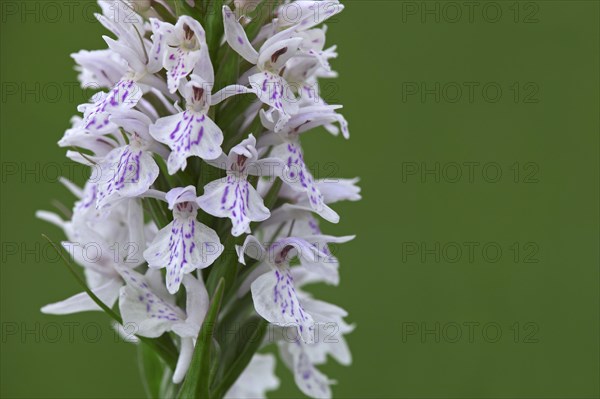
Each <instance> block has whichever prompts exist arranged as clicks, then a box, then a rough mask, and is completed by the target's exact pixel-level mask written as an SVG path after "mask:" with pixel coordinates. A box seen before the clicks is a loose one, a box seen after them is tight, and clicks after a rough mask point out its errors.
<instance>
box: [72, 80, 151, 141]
mask: <svg viewBox="0 0 600 399" xmlns="http://www.w3.org/2000/svg"><path fill="white" fill-rule="evenodd" d="M142 94H143V93H142V89H141V88H140V87H139V86H138V85H137V84H136V83H135V82H134V81H133V80H132V79H121V80H119V82H117V84H116V85H115V86H114V87H113V88H112V89H111V90H110V91H109V92H108V93H98V94H97V95H96V96H94V97H95V100H96V101H95V102H94V104H84V105H83V106H80V111H83V112H84V117H83V127H84V128H85V129H86V130H88V131H89V132H91V133H95V134H107V133H111V132H113V131H114V130H115V129H116V128H117V126H116V125H115V124H114V123H112V122H111V121H110V120H109V117H110V115H111V111H114V110H119V109H121V110H122V109H130V108H133V107H135V106H136V105H137V103H138V102H139V101H140V99H141V98H142Z"/></svg>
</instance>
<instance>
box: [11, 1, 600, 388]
mask: <svg viewBox="0 0 600 399" xmlns="http://www.w3.org/2000/svg"><path fill="white" fill-rule="evenodd" d="M7 3H9V2H6V1H5V2H3V5H2V7H3V14H2V22H3V23H2V28H1V29H2V32H1V35H0V40H1V42H0V49H1V52H2V60H1V72H2V73H1V80H2V97H3V98H2V103H1V105H2V113H1V117H0V124H1V140H2V142H1V155H2V207H1V208H2V213H1V215H2V217H1V228H2V237H1V241H2V245H3V247H2V266H1V269H0V270H1V299H2V304H1V311H2V353H1V395H2V397H61V398H66V397H77V398H82V397H103V398H104V397H141V396H142V395H143V390H142V385H141V383H140V380H139V377H138V371H137V367H136V359H135V349H134V347H133V346H132V345H129V344H125V343H115V337H114V334H113V332H112V331H111V328H110V326H109V325H108V319H107V318H106V317H105V316H104V315H101V314H100V313H97V314H96V313H92V314H90V313H88V314H79V315H73V316H62V317H59V316H47V315H42V314H41V313H40V312H39V308H40V307H41V306H42V305H44V304H46V303H49V302H53V301H56V300H59V299H62V298H65V297H66V296H68V295H70V294H73V293H75V292H78V287H77V285H76V283H75V282H74V281H73V279H72V278H71V277H70V276H69V275H68V273H67V272H66V270H65V269H64V268H63V267H62V266H61V265H60V264H59V263H57V262H55V261H53V254H52V253H51V251H49V250H47V251H46V247H45V246H44V243H43V241H42V239H41V237H40V234H41V233H43V232H46V233H48V234H50V236H51V237H54V238H56V239H61V238H62V235H61V232H60V231H59V230H58V229H56V228H54V227H52V226H49V225H48V224H46V223H43V222H41V221H38V220H36V219H35V218H34V212H35V210H37V209H52V208H51V201H52V200H54V199H57V200H60V201H63V202H65V203H66V204H68V205H69V207H70V204H71V203H72V201H73V198H72V197H71V196H70V195H69V194H68V193H67V192H66V190H65V189H64V188H63V187H62V186H61V185H60V184H58V183H56V181H55V180H56V179H55V176H56V173H57V167H58V169H60V170H61V171H62V172H63V173H64V174H66V175H68V176H71V177H73V174H74V172H71V171H70V170H69V169H68V167H67V166H68V164H67V163H66V162H65V158H64V152H65V151H64V150H63V149H60V148H58V147H57V146H56V142H57V141H58V139H59V138H60V137H61V135H62V133H63V131H64V130H65V129H66V128H67V127H68V126H69V118H70V116H71V115H73V114H74V113H75V107H76V105H77V104H78V103H80V102H83V100H84V99H85V97H84V96H83V95H82V94H81V92H80V91H79V90H75V91H74V95H73V96H70V95H69V90H70V87H71V85H72V84H73V82H75V79H76V73H75V72H74V70H73V62H72V60H71V59H70V57H69V54H70V53H72V52H75V51H78V50H79V49H82V48H84V49H94V48H104V43H103V41H102V39H101V34H105V31H103V29H101V26H100V25H99V24H98V23H95V22H94V23H92V22H91V21H90V20H89V19H90V15H91V10H92V8H89V7H87V6H86V4H87V3H76V6H75V8H74V13H73V17H74V18H73V19H72V20H71V19H70V17H69V15H68V13H67V11H68V10H67V9H66V8H65V7H61V10H62V13H63V14H62V17H60V18H59V21H60V22H59V23H53V22H52V21H51V20H54V19H55V14H54V13H53V12H52V10H50V9H46V11H45V12H46V14H44V10H43V6H44V4H47V3H54V4H61V3H62V2H33V1H28V2H24V3H19V2H10V3H11V4H12V6H16V7H17V9H18V11H19V12H21V11H22V9H23V7H25V4H27V7H30V9H35V7H36V4H37V7H38V9H39V10H40V11H39V12H38V13H37V14H35V13H34V14H33V15H32V14H25V16H22V15H21V14H17V15H13V14H9V13H8V12H7V8H6V7H5V6H6V5H7ZM344 3H345V4H346V6H347V7H346V10H345V11H344V12H343V13H342V14H341V16H340V17H339V18H335V19H334V20H333V21H331V23H329V32H328V41H329V43H330V44H334V43H335V44H338V46H339V47H338V48H339V53H340V58H339V59H338V60H336V61H335V62H334V67H335V68H336V69H337V70H338V71H339V72H340V78H339V79H338V80H337V81H336V84H337V86H328V88H327V91H328V93H327V97H328V98H329V99H330V100H332V101H333V100H337V101H339V102H341V103H342V104H344V106H345V109H344V115H345V116H346V117H347V119H348V120H349V122H350V128H351V134H352V138H351V140H350V141H348V142H345V141H343V139H341V138H334V137H330V136H328V135H326V134H324V133H323V132H319V133H314V134H309V135H307V136H306V137H304V139H303V143H304V145H305V149H306V157H307V159H308V161H309V163H311V164H314V165H315V168H316V169H318V173H316V174H317V175H319V174H320V175H321V176H327V175H328V174H329V172H331V171H332V170H335V172H336V174H337V175H338V176H343V177H354V176H360V177H361V179H362V180H361V186H362V188H363V196H364V199H363V201H361V202H358V203H343V204H339V205H336V206H335V209H336V210H337V211H338V212H339V213H340V215H341V216H342V220H341V222H340V224H339V225H336V226H326V227H325V229H324V230H325V231H326V232H329V233H335V234H349V233H356V234H357V235H358V238H357V239H356V240H355V241H353V242H351V243H349V244H346V245H344V246H342V247H340V248H339V250H338V256H339V258H340V259H341V263H342V283H341V285H340V286H339V287H338V288H335V289H329V288H327V289H318V292H319V294H320V295H322V297H323V298H325V299H328V300H331V301H333V302H335V303H337V304H340V305H342V306H344V307H345V308H346V309H348V311H349V312H350V318H349V319H350V320H351V321H352V322H354V323H356V325H357V329H356V331H355V332H354V333H353V334H352V335H350V337H349V343H350V345H351V349H352V352H353V355H354V364H353V365H352V366H351V367H347V368H346V367H342V366H339V365H337V364H334V363H333V362H330V364H328V365H327V366H326V367H323V368H322V370H323V371H324V372H325V373H326V374H328V375H329V376H330V377H331V378H334V379H337V380H338V382H339V384H338V385H337V386H336V387H334V395H335V396H337V397H390V398H392V397H393V398H400V397H402V398H408V397H410V398H446V397H465V398H484V397H486V398H487V397H489V398H491V397H493V398H504V397H506V398H592V397H598V396H599V394H600V393H599V385H598V384H599V383H598V374H599V334H598V333H599V290H598V285H599V273H598V265H599V255H598V241H599V236H598V232H599V225H598V220H599V213H598V203H599V198H598V197H599V196H598V184H599V175H598V174H599V173H598V171H599V163H598V161H599V135H598V132H599V120H598V110H599V77H598V71H599V4H598V2H596V1H538V2H520V3H518V4H517V9H518V10H519V13H518V14H515V3H514V2H512V1H499V2H495V3H494V4H495V5H489V6H486V5H487V4H488V3H487V2H480V3H479V4H480V6H479V7H478V8H476V9H475V13H474V14H473V19H472V20H471V21H469V19H468V18H469V16H468V15H467V14H466V12H467V8H466V7H465V6H464V3H463V2H458V3H453V4H458V5H459V7H461V9H462V12H463V15H462V18H461V20H460V21H458V22H454V23H453V22H452V21H451V19H453V18H454V17H455V10H454V9H451V8H449V7H451V6H448V5H446V3H444V2H401V1H365V0H362V1H345V2H344ZM409 3H410V4H409ZM436 4H437V6H436ZM413 6H414V7H416V9H417V12H418V13H419V12H422V11H423V9H424V7H428V9H433V10H435V7H439V10H440V11H439V12H440V13H441V15H440V17H439V21H436V16H435V15H432V14H425V15H424V19H422V17H423V16H422V15H421V14H415V15H413V14H411V13H407V12H408V11H411V10H413ZM444 7H445V8H444ZM484 7H487V8H486V12H487V14H485V15H483V14H482V9H483V8H484ZM497 8H500V9H501V11H502V16H501V17H500V18H499V21H498V22H495V23H493V22H492V21H491V20H492V19H494V18H495V14H494V11H496V10H497ZM11 10H12V9H11ZM84 12H85V18H84V15H83V14H84ZM38 18H39V19H38ZM436 82H438V83H439V84H440V86H439V87H440V98H439V102H436V99H435V96H434V94H428V95H425V97H421V96H420V94H416V95H411V94H410V92H407V91H406V89H410V88H414V87H418V88H421V87H423V88H425V89H427V88H429V89H431V88H434V89H435V85H436ZM453 82H454V83H453ZM465 82H475V83H467V84H469V85H476V86H477V87H476V88H475V90H474V95H473V98H472V99H471V98H469V96H468V93H467V92H466V91H463V93H462V96H460V97H458V98H457V97H456V91H455V88H456V85H458V86H461V87H462V88H463V89H464V88H465V87H466V86H465ZM515 83H517V86H514V84H515ZM36 84H37V85H39V86H37V87H38V88H39V90H38V91H40V92H41V94H40V98H36V96H35V95H34V94H32V93H29V94H28V92H27V90H30V91H31V90H33V89H35V88H36ZM414 84H416V86H414ZM422 85H424V86H422ZM486 85H487V86H486ZM57 86H58V87H59V88H60V90H59V91H58V98H57V91H56V88H57ZM484 86H485V87H486V90H488V89H489V91H482V88H483V87H484ZM498 86H499V87H500V88H501V89H502V95H501V96H500V97H499V98H498V99H497V101H495V102H494V101H493V97H495V96H496V94H495V92H494V88H495V87H498ZM15 87H16V89H15ZM516 87H519V97H518V98H515V88H516ZM70 97H72V98H70ZM455 100H456V101H455ZM465 162H476V163H478V164H479V166H474V175H473V176H472V177H471V176H469V175H468V169H467V167H465V166H464V165H465V164H464V163H465ZM436 163H437V164H438V165H439V168H440V176H439V181H436V176H435V175H434V174H424V175H421V174H419V173H417V174H415V175H413V174H407V173H406V172H407V171H409V169H408V168H411V167H414V166H416V167H418V168H419V169H420V170H423V169H426V168H428V169H433V168H435V166H436ZM456 164H459V165H462V166H461V168H462V176H461V177H460V178H457V179H455V178H454V177H455V173H456V169H455V166H456ZM515 164H516V165H515ZM331 165H335V167H332V166H331ZM473 165H475V164H473ZM489 165H491V166H489ZM484 166H486V169H485V173H483V172H482V171H483V167H484ZM515 167H516V168H517V170H519V171H520V173H518V174H515V173H516V172H515ZM453 168H454V169H453ZM498 168H499V170H500V171H501V172H502V176H501V178H500V179H499V181H497V182H495V183H494V182H491V180H494V179H493V178H494V175H495V171H496V170H497V169H498ZM15 170H16V172H15V173H13V172H14V171H15ZM30 170H34V171H37V172H27V171H30ZM403 172H404V176H403ZM432 173H434V172H432ZM490 176H491V177H490ZM75 180H78V181H80V182H81V176H80V175H77V176H75ZM467 242H473V243H477V244H472V245H475V246H476V248H475V251H474V253H473V258H472V259H469V257H468V254H467V253H466V249H467V247H466V246H465V245H466V244H464V243H467ZM514 243H519V248H518V250H517V249H516V247H515V246H514V245H513V244H514ZM36 245H38V247H37V248H38V249H37V250H36V247H35V246H36ZM436 245H439V251H438V250H435V248H436ZM457 245H458V246H459V247H460V248H462V249H463V254H462V256H461V257H460V258H459V259H458V260H457V261H456V262H454V261H453V260H454V259H455V258H456V252H455V250H456V246H457ZM469 245H470V244H469ZM484 247H485V248H487V249H486V251H487V250H489V251H487V252H483V253H482V248H484ZM496 247H500V248H501V250H502V255H501V257H500V259H499V260H498V261H496V262H494V260H495V258H496V255H495V253H494V248H496ZM14 248H17V249H18V251H17V253H15V251H14ZM415 248H417V252H418V253H417V254H413V252H411V251H410V250H412V249H415ZM490 248H491V249H490ZM428 249H433V250H434V253H429V252H427V250H428ZM436 253H437V254H438V255H439V260H437V259H436ZM515 254H518V255H519V256H518V258H515ZM526 260H527V261H529V262H526ZM534 261H537V262H534ZM69 322H73V323H77V324H76V325H74V326H73V327H72V331H73V341H74V342H75V343H76V344H71V343H70V342H69V341H70V337H69V334H68V329H69V327H68V323H69ZM90 323H91V324H90ZM436 323H437V325H439V334H440V337H439V340H437V339H436V336H435V333H425V334H423V333H424V330H435V328H436ZM465 323H470V325H473V326H474V334H473V336H472V337H469V329H468V327H467V325H468V324H465ZM475 323H478V324H475ZM515 323H518V324H515ZM57 326H58V327H60V331H61V334H62V335H61V336H60V337H58V338H57V336H56V327H57ZM457 326H458V327H460V330H461V332H462V336H461V337H459V338H457V339H454V338H456V337H455V336H456V331H457V329H456V327H457ZM484 327H485V328H484ZM98 328H101V336H100V337H99V339H98V342H92V341H96V339H95V337H96V335H97V334H98ZM498 328H500V330H498ZM413 330H415V331H416V332H415V333H414V334H409V332H411V331H413ZM515 330H516V331H519V334H516V333H515ZM14 331H16V333H12V332H14ZM28 331H29V332H28ZM32 331H33V332H32ZM499 331H500V333H501V335H500V336H499V337H498V338H496V335H497V333H498V332H499ZM36 334H37V335H36ZM436 340H437V341H439V342H436ZM54 341H56V342H54ZM454 341H456V342H454ZM494 341H497V342H494ZM515 341H517V342H515ZM278 373H279V375H280V376H281V377H282V379H283V384H282V388H281V389H280V390H279V391H278V392H277V394H276V395H270V396H271V397H279V396H285V397H294V396H297V395H298V391H297V390H296V389H295V387H294V385H293V382H292V380H291V378H290V376H289V374H288V372H287V370H285V369H284V368H283V367H281V366H280V367H279V369H278Z"/></svg>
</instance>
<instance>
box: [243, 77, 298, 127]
mask: <svg viewBox="0 0 600 399" xmlns="http://www.w3.org/2000/svg"><path fill="white" fill-rule="evenodd" d="M248 80H249V82H250V87H251V88H252V90H253V91H254V93H255V94H256V96H257V97H258V99H259V100H260V101H261V102H263V103H265V104H267V105H269V106H270V107H273V108H274V109H276V110H277V111H279V112H280V114H281V115H280V117H279V120H278V121H277V123H276V124H275V129H274V130H275V132H278V131H280V130H281V129H282V128H283V126H284V125H285V124H286V123H287V121H288V120H289V119H290V117H291V116H292V115H293V114H294V113H295V112H296V111H297V109H298V104H297V100H296V97H295V95H294V93H293V90H292V89H291V87H290V86H289V84H288V83H287V82H286V81H285V79H283V78H282V77H281V76H278V75H275V74H273V73H271V72H266V71H265V72H260V73H257V74H254V75H251V76H249V77H248Z"/></svg>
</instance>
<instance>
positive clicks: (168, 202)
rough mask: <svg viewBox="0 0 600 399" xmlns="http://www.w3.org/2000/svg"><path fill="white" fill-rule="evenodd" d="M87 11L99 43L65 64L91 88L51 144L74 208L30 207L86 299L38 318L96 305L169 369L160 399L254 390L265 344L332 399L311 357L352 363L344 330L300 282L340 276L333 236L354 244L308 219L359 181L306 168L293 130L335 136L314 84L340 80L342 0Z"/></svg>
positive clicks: (309, 390) (309, 388) (311, 391)
mask: <svg viewBox="0 0 600 399" xmlns="http://www.w3.org/2000/svg"><path fill="white" fill-rule="evenodd" d="M99 5H100V8H101V11H102V12H101V13H98V14H97V15H96V16H97V19H98V20H99V21H100V23H101V24H102V25H103V26H104V27H106V28H107V29H108V30H109V31H110V32H111V33H112V35H111V37H109V36H104V40H105V42H106V44H107V45H108V48H107V49H103V50H92V51H85V50H82V51H80V52H78V53H75V54H73V55H72V56H73V59H74V60H75V62H76V63H77V71H78V72H79V80H80V81H81V84H82V86H83V87H89V86H91V85H94V86H95V87H101V88H103V89H105V90H104V91H101V92H99V93H97V94H96V95H94V96H93V97H92V98H91V100H90V101H89V103H86V104H82V105H80V106H79V107H78V111H79V112H81V116H75V117H73V119H72V127H71V128H70V129H68V130H67V131H66V132H65V134H64V136H63V137H62V139H61V140H60V141H59V145H60V146H61V147H66V148H68V151H67V157H68V158H70V159H71V160H74V161H76V162H78V163H81V164H83V165H86V166H88V167H89V168H90V170H91V173H90V178H89V180H88V181H87V182H86V183H85V185H84V187H83V188H80V187H78V186H76V185H75V184H74V183H72V182H70V181H68V180H66V179H63V183H64V184H65V186H66V187H67V188H68V189H69V190H70V191H71V192H72V193H73V194H74V195H75V196H76V197H77V198H78V199H77V201H76V202H75V205H74V207H73V210H72V212H64V213H65V215H64V216H61V215H59V214H57V213H51V212H47V211H39V212H38V214H37V215H38V217H40V218H42V219H44V220H47V221H49V222H51V223H53V224H55V225H57V226H59V227H61V228H62V229H63V230H64V232H65V234H66V237H67V240H66V241H64V242H63V243H62V244H63V247H64V248H65V249H66V250H67V251H68V252H69V255H70V256H71V257H72V258H73V260H74V261H75V263H77V264H78V265H80V266H81V267H82V268H83V273H84V275H85V283H86V284H85V287H84V289H85V291H84V292H82V293H81V294H77V295H75V296H73V297H71V298H68V299H66V300H63V301H61V302H57V303H53V304H50V305H47V306H45V307H43V308H42V311H43V312H45V313H50V314H70V313H74V312H82V311H91V310H104V311H106V312H107V313H109V314H110V315H113V317H114V318H115V320H116V321H117V322H118V323H119V324H120V325H121V326H120V327H119V328H120V329H121V330H122V331H123V330H127V329H125V328H124V326H127V327H129V328H131V327H133V332H134V334H135V336H136V338H133V339H130V340H131V341H135V342H138V343H139V345H140V349H141V347H146V345H147V347H148V348H150V349H153V350H154V351H151V353H152V354H155V355H154V356H153V357H152V356H147V359H146V361H147V362H151V361H153V362H155V364H154V366H158V367H161V370H163V373H164V375H165V376H167V377H168V378H166V379H164V380H166V381H163V382H162V384H161V385H160V388H159V389H160V390H159V391H158V392H154V394H156V395H158V396H161V397H176V396H183V397H188V396H195V397H206V396H208V397H211V398H213V397H214V398H220V397H231V398H242V397H264V396H265V394H266V392H267V391H269V390H273V389H276V388H277V387H278V385H279V381H278V379H277V377H276V376H275V375H274V368H275V357H274V356H273V355H272V354H260V353H258V352H257V351H259V350H262V349H263V348H264V347H266V346H267V345H269V344H273V343H274V344H276V346H277V348H278V351H279V354H280V357H281V360H282V362H283V363H284V364H285V365H286V366H287V367H288V368H289V369H290V370H291V371H292V372H293V375H294V377H295V381H296V384H297V385H298V387H299V389H300V390H301V391H302V392H303V393H304V394H306V395H308V396H310V397H315V398H327V397H330V396H331V387H330V385H331V384H332V383H333V381H332V380H330V379H329V378H328V377H327V376H325V375H324V374H322V373H321V372H320V371H319V370H318V368H317V366H318V365H320V364H323V363H324V362H325V361H326V360H327V357H328V355H330V356H332V357H333V358H334V359H335V360H337V361H338V362H340V363H342V364H349V363H350V362H351V355H350V352H349V350H348V347H347V345H346V341H345V339H344V335H345V334H347V333H349V332H351V331H352V329H353V327H352V326H351V325H349V324H347V323H346V322H345V321H344V318H345V317H346V316H347V313H346V312H345V311H344V310H343V309H342V308H340V307H338V306H336V305H333V304H330V303H327V302H324V301H321V300H318V299H315V298H314V297H313V295H311V294H309V293H308V292H307V291H306V290H305V287H306V286H308V285H310V284H315V283H325V284H329V285H334V286H335V285H338V283H339V270H338V269H339V267H338V260H337V259H336V257H335V256H334V255H333V253H332V252H333V251H332V245H337V244H340V243H344V242H347V241H349V240H351V239H352V238H353V236H345V237H335V236H330V235H326V234H323V233H322V232H321V230H320V227H319V219H325V220H326V221H328V222H332V223H337V222H338V220H339V216H338V215H337V213H336V212H335V211H334V210H333V209H332V208H330V205H331V204H333V203H335V202H338V201H342V200H350V201H356V200H358V199H360V189H359V188H358V187H357V186H356V182H357V180H356V179H352V180H350V179H337V180H333V179H329V180H321V179H316V178H314V177H313V175H312V174H311V171H310V170H309V168H308V167H307V165H306V164H305V161H304V155H303V150H302V146H301V138H302V136H303V135H304V134H305V133H306V132H308V131H311V130H313V129H315V128H321V127H322V128H324V129H325V130H326V131H328V132H329V133H331V134H334V135H339V133H340V132H341V134H342V136H343V137H344V138H348V137H349V132H348V125H347V123H346V120H345V119H344V117H343V116H342V115H341V114H339V113H338V110H339V108H341V106H339V105H329V104H327V103H326V102H325V100H323V99H322V98H321V97H320V95H319V89H318V88H319V79H324V78H333V77H335V76H336V73H335V72H334V71H332V70H331V67H330V65H329V60H330V59H332V58H335V57H336V56H337V54H336V48H335V46H333V47H329V48H326V47H325V34H326V30H327V29H326V26H324V25H322V23H323V22H324V21H326V20H327V19H329V18H330V17H332V16H334V15H336V14H337V13H339V12H340V11H341V10H342V9H343V6H342V5H341V4H339V2H338V1H337V0H333V1H331V0H321V1H300V0H298V1H293V2H291V1H276V2H275V3H273V2H271V3H269V2H268V1H267V0H264V1H260V0H254V1H249V0H245V1H244V0H235V1H234V2H233V3H232V4H226V3H224V2H222V1H214V0H211V1H202V0H196V1H195V2H193V1H191V2H190V1H182V0H170V1H156V0H152V1H143V2H134V1H125V0H116V1H115V0H112V1H108V0H99ZM90 248H92V249H93V251H91V252H93V254H90ZM231 330H236V331H237V333H236V334H227V333H224V334H223V333H222V332H228V331H229V332H230V331H231ZM243 331H250V332H251V334H242V333H240V332H243ZM267 331H269V334H267ZM220 332H221V333H220ZM130 338H131V337H130ZM144 353H146V352H144ZM180 384H181V385H180ZM146 385H149V386H152V385H154V383H152V384H146ZM190 392H192V393H193V395H190Z"/></svg>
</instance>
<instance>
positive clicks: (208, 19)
mask: <svg viewBox="0 0 600 399" xmlns="http://www.w3.org/2000/svg"><path fill="white" fill-rule="evenodd" d="M208 3H209V4H208V5H207V9H206V15H205V16H204V21H205V23H204V29H205V30H206V41H207V43H208V51H209V53H210V59H211V60H216V59H217V52H218V51H219V48H220V47H221V46H220V44H221V37H222V36H223V32H224V28H223V10H222V9H223V0H210V1H208Z"/></svg>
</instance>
